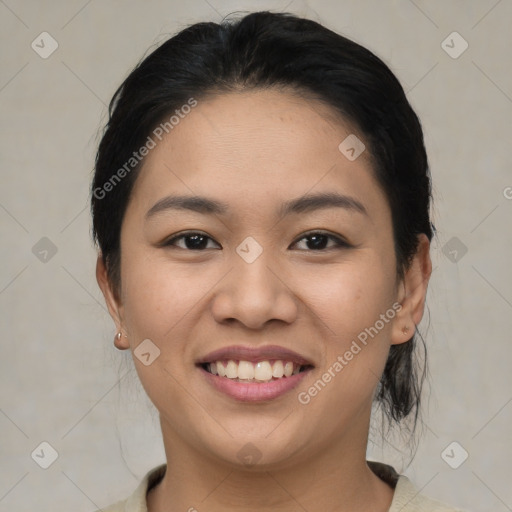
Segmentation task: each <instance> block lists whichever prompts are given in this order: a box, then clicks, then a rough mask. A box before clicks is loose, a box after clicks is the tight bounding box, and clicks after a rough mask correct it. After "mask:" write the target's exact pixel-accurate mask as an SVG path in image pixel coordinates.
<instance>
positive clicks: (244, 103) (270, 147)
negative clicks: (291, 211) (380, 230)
mask: <svg viewBox="0 0 512 512" xmlns="http://www.w3.org/2000/svg"><path fill="white" fill-rule="evenodd" d="M168 131H169V133H168V134H164V136H163V137H162V140H157V139H155V142H156V145H155V147H154V148H153V149H152V150H151V151H150V153H149V154H148V155H147V156H146V157H145V160H144V162H143V166H142V169H141V171H140V175H139V177H138V179H137V182H136V185H135V189H134V192H133V194H134V195H137V196H138V198H139V199H140V200H141V201H142V202H143V203H144V204H145V206H147V207H148V208H149V207H151V206H152V204H153V203H154V202H155V201H157V200H158V199H160V198H161V197H163V196H164V195H165V193H175V192H180V193H187V194H201V195H205V193H206V195H209V196H217V197H222V198H223V199H225V200H226V202H230V203H232V204H238V205H239V206H245V207H247V206H248V205H249V204H252V205H253V208H254V205H255V204H256V205H258V204H259V205H260V206H262V205H263V204H264V203H267V202H268V201H271V200H276V201H277V200H281V199H282V198H283V197H284V196H286V197H288V198H290V197H297V196H300V195H304V194H306V193H307V192H308V191H314V192H320V191H322V192H325V191H327V190H337V191H339V192H340V193H343V194H351V195H360V194H363V195H365V194H366V195H368V194H369V195H370V196H371V195H373V196H375V195H379V194H380V190H379V188H378V186H377V183H376V181H375V179H374V176H373V171H372V163H371V157H370V155H369V152H368V151H363V152H362V153H361V155H360V156H359V157H358V158H356V159H355V160H349V159H348V158H347V157H346V155H345V154H344V153H343V152H341V151H340V148H339V146H340V144H341V143H342V142H343V141H344V140H345V139H347V137H349V136H350V137H354V135H356V134H355V133H354V132H355V129H354V128H353V127H351V126H350V125H349V124H348V123H346V122H345V121H344V120H343V119H342V118H341V117H340V116H339V115H338V114H336V113H335V112H334V110H333V109H332V108H330V107H328V106H327V105H325V104H324V103H322V102H320V101H317V100H312V99H306V98H304V97H301V96H299V95H297V94H294V93H291V92H282V91H277V90H273V89H266V90H254V91H244V92H236V93H228V94H219V95H215V96H210V97H208V98H206V99H203V100H201V99H198V100H197V106H195V107H194V108H193V109H191V110H190V112H189V113H188V114H186V115H185V114H183V115H182V116H180V119H179V122H178V123H176V124H174V125H173V127H172V129H169V128H168ZM356 136H357V137H358V138H359V139H360V140H361V139H362V136H361V135H360V134H357V135H356ZM380 195H382V194H380ZM249 199H251V201H248V200H249ZM368 199H369V200H370V199H371V201H370V202H373V203H375V200H377V198H376V197H373V198H371V197H368ZM380 199H381V200H382V197H381V198H380ZM150 203H151V204H150ZM258 213H259V214H261V213H262V211H261V208H259V209H258Z"/></svg>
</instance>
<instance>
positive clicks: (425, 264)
mask: <svg viewBox="0 0 512 512" xmlns="http://www.w3.org/2000/svg"><path fill="white" fill-rule="evenodd" d="M431 274H432V261H431V259H430V241H429V239H428V237H427V236H426V235H425V234H424V233H421V234H420V235H419V236H418V248H417V251H416V254H415V255H414V257H413V259H412V261H411V263H410V265H409V268H408V269H407V271H406V273H405V276H404V278H403V280H402V282H401V284H400V295H399V297H398V299H399V302H400V304H401V306H402V307H401V309H400V311H399V312H398V313H397V315H396V317H395V319H394V323H393V329H392V334H391V344H392V345H398V344H400V343H405V342H407V341H409V340H410V339H411V338H412V336H413V335H414V332H415V330H416V326H417V325H418V324H419V323H420V321H421V319H422V317H423V312H424V310H425V299H426V296H427V288H428V282H429V279H430V276H431Z"/></svg>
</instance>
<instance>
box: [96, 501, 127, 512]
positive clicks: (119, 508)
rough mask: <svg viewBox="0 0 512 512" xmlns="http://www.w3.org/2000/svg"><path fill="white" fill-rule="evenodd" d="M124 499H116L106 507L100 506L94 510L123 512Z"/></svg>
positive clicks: (97, 511) (124, 508) (99, 511)
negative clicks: (116, 500)
mask: <svg viewBox="0 0 512 512" xmlns="http://www.w3.org/2000/svg"><path fill="white" fill-rule="evenodd" d="M125 505H126V500H122V501H118V502H116V503H113V504H112V505H109V506H108V507H106V508H102V509H101V510H96V511H95V512H125V510H126V507H125Z"/></svg>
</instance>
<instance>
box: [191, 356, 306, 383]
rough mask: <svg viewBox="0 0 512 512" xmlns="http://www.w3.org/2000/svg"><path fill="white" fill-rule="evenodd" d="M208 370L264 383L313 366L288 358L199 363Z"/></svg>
mask: <svg viewBox="0 0 512 512" xmlns="http://www.w3.org/2000/svg"><path fill="white" fill-rule="evenodd" d="M198 366H200V367H201V368H202V369H203V370H205V371H206V372H208V373H210V374H212V375H217V376H219V377H224V378H226V379H230V380H232V381H234V382H250V383H262V382H272V381H273V380H279V379H285V378H289V377H292V376H293V375H297V374H299V373H302V372H305V371H308V370H310V369H312V368H313V366H312V365H310V364H305V365H303V364H298V363H295V362H293V361H286V360H280V359H278V360H268V359H266V360H263V361H257V362H252V361H243V360H233V359H229V360H227V359H225V360H217V361H212V362H210V363H199V364H198Z"/></svg>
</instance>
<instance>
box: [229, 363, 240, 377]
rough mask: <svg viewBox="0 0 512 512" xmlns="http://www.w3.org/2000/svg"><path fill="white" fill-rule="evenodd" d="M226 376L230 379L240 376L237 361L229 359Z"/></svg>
mask: <svg viewBox="0 0 512 512" xmlns="http://www.w3.org/2000/svg"><path fill="white" fill-rule="evenodd" d="M226 377H227V378H228V379H236V378H237V377H238V368H237V366H236V363H235V361H228V364H227V366H226Z"/></svg>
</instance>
